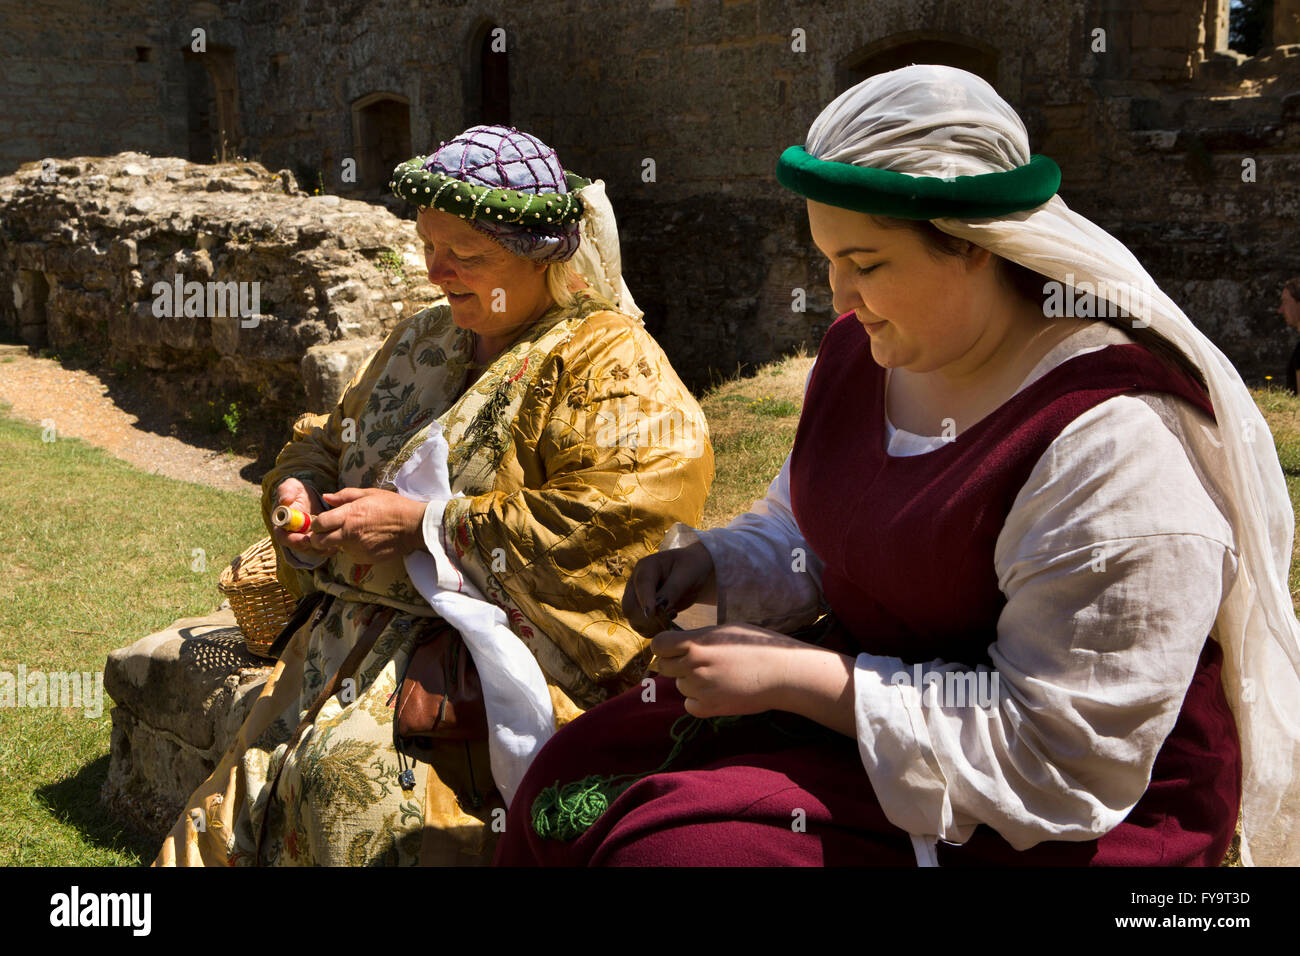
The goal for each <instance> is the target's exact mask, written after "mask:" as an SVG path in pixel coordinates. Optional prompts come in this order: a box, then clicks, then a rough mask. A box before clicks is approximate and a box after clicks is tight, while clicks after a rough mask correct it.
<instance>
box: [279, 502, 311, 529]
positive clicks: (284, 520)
mask: <svg viewBox="0 0 1300 956" xmlns="http://www.w3.org/2000/svg"><path fill="white" fill-rule="evenodd" d="M271 524H273V525H275V526H276V527H277V528H283V529H284V530H285V531H288V532H290V533H291V534H306V533H307V532H308V531H309V530H310V529H311V515H309V514H307V513H306V512H303V511H299V510H298V509H297V508H290V507H289V506H288V505H279V506H278V507H277V508H276V509H275V510H274V511H272V512H271Z"/></svg>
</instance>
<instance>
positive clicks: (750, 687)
mask: <svg viewBox="0 0 1300 956" xmlns="http://www.w3.org/2000/svg"><path fill="white" fill-rule="evenodd" d="M650 647H651V648H652V649H653V650H654V652H655V654H656V655H658V658H659V673H660V674H662V675H663V676H665V677H675V678H676V679H677V689H678V690H679V691H680V692H681V694H682V696H683V697H685V698H686V712H687V713H689V714H693V715H694V716H696V717H725V716H732V715H735V716H739V715H742V714H758V713H762V712H763V711H765V710H787V711H790V712H791V713H795V714H802V715H803V716H805V717H808V718H810V719H812V720H815V721H817V722H818V723H820V724H823V725H824V726H827V727H830V728H831V729H832V730H838V731H839V732H840V733H843V734H847V735H849V736H854V735H855V734H856V728H855V724H854V715H853V658H851V657H848V656H847V655H844V654H837V653H836V652H834V651H830V650H827V649H826V648H824V647H817V646H816V645H814V644H806V643H804V642H803V641H797V640H795V639H794V638H792V637H790V636H788V635H786V634H780V633H778V632H776V631H769V630H767V629H766V628H761V627H757V626H755V625H753V624H724V625H722V626H720V627H703V628H698V629H696V630H693V631H664V632H663V633H661V634H658V635H656V636H655V638H654V640H653V641H651V642H650Z"/></svg>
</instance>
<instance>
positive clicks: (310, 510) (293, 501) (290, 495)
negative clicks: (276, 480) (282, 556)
mask: <svg viewBox="0 0 1300 956" xmlns="http://www.w3.org/2000/svg"><path fill="white" fill-rule="evenodd" d="M275 495H276V502H275V503H276V504H277V505H288V506H289V507H290V508H297V509H298V510H299V511H301V512H302V513H303V514H305V515H311V519H312V524H313V525H314V524H315V522H316V516H317V515H318V514H320V512H321V511H323V510H324V509H323V508H322V506H321V500H320V496H319V495H318V494H316V491H315V489H313V488H308V487H307V486H306V485H304V484H303V483H302V482H301V481H299V480H298V479H297V478H286V479H284V481H282V482H280V484H279V485H278V486H276V489H275ZM271 539H272V540H273V541H274V542H275V543H276V544H278V545H279V546H280V547H282V548H293V549H294V550H295V551H308V552H311V551H316V550H317V549H316V547H315V546H314V545H313V544H312V540H311V535H309V534H299V533H297V532H291V531H288V530H286V529H284V528H272V529H271Z"/></svg>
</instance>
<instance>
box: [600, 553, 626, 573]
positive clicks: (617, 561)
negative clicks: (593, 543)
mask: <svg viewBox="0 0 1300 956" xmlns="http://www.w3.org/2000/svg"><path fill="white" fill-rule="evenodd" d="M605 566H606V567H607V568H609V573H610V574H612V575H614V576H615V577H622V576H623V572H624V571H626V570H627V558H625V557H623V555H621V554H611V555H610V556H609V557H608V558H606V559H605Z"/></svg>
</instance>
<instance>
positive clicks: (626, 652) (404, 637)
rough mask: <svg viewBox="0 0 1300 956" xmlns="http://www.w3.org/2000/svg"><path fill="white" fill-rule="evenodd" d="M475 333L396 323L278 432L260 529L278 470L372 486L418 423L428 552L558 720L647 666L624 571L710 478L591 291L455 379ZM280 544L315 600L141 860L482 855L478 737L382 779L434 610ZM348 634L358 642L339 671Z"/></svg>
mask: <svg viewBox="0 0 1300 956" xmlns="http://www.w3.org/2000/svg"><path fill="white" fill-rule="evenodd" d="M472 348H473V337H472V335H471V333H469V332H468V331H466V330H463V329H460V328H457V327H456V326H455V324H454V323H453V322H452V319H451V313H450V310H449V309H448V308H447V307H446V306H441V305H440V306H435V307H431V308H429V309H425V310H423V311H421V312H419V313H417V314H415V315H413V316H411V317H410V318H408V319H406V320H404V321H403V322H402V323H400V324H399V325H398V326H397V327H396V328H395V329H394V330H393V332H392V333H391V334H390V335H389V336H388V338H387V339H386V340H385V342H384V344H383V346H382V347H381V348H380V349H379V350H378V351H377V352H376V353H375V354H374V355H373V356H371V358H370V359H369V360H368V361H367V362H366V364H365V365H364V366H363V367H362V368H361V370H360V371H359V372H358V373H357V375H356V376H355V377H354V378H353V380H352V382H351V383H350V384H349V385H348V387H347V389H346V390H345V391H344V394H343V396H342V398H341V399H340V400H339V402H338V405H337V406H336V407H335V409H334V410H333V411H332V412H331V413H329V414H328V415H304V416H302V417H301V418H299V419H298V421H297V422H296V423H295V424H294V428H293V436H292V439H291V440H290V442H289V443H288V444H287V445H286V446H285V447H284V449H283V450H282V451H281V453H280V455H279V457H278V459H277V461H276V465H275V467H274V468H272V469H271V470H270V471H269V472H268V473H267V475H266V476H265V477H264V479H263V482H262V487H263V495H262V511H263V519H264V520H265V521H266V522H267V527H268V528H269V527H270V517H269V516H270V511H271V509H272V508H273V507H274V501H275V489H276V486H277V485H278V484H279V483H280V482H281V481H283V480H284V479H286V478H288V477H297V478H299V479H300V480H301V481H303V482H304V483H305V484H307V485H309V486H310V487H313V488H315V489H316V490H317V491H321V492H325V491H333V490H337V489H339V488H343V487H386V488H389V489H391V488H392V482H391V478H392V475H393V474H395V473H396V471H397V469H398V468H399V467H400V465H401V463H402V462H404V461H405V460H406V459H407V458H409V457H410V455H411V453H412V452H413V451H414V450H415V449H416V448H418V447H419V445H420V444H421V443H422V442H423V440H424V437H425V435H426V434H427V431H428V426H429V424H430V423H431V422H432V421H434V420H435V419H436V420H437V421H439V422H440V423H441V424H442V426H443V428H444V430H445V434H446V437H447V440H448V444H449V447H450V455H449V458H448V463H449V469H450V476H451V487H452V489H453V491H456V492H459V493H461V494H462V495H463V497H457V498H453V499H452V500H451V502H449V503H448V505H447V507H446V510H445V512H444V514H443V522H442V530H443V537H444V541H445V543H446V544H447V545H448V553H449V554H452V555H453V556H454V560H455V561H456V562H457V564H458V565H459V567H460V569H461V571H462V573H464V574H465V575H466V576H467V577H468V578H470V579H471V580H472V581H473V582H474V584H475V585H476V586H477V587H478V588H479V589H480V590H481V591H482V592H483V593H484V594H485V595H487V597H488V598H489V599H490V600H492V601H493V602H495V603H497V604H498V605H500V606H501V607H502V608H503V609H505V611H506V613H507V616H508V618H509V620H510V623H511V628H512V630H514V632H515V633H516V635H518V637H519V638H520V639H521V640H522V641H524V643H525V645H526V646H527V647H528V648H529V649H530V650H531V651H532V653H533V654H534V655H535V656H536V657H537V659H538V662H539V664H540V665H541V668H542V671H543V673H544V674H545V675H546V678H547V681H548V684H549V685H550V690H551V697H552V700H553V702H554V704H555V710H556V723H557V726H558V725H562V724H564V723H566V722H567V721H569V720H571V719H573V717H575V716H577V715H578V714H579V713H581V712H582V710H583V709H585V708H588V707H591V706H594V705H595V704H597V703H599V702H600V701H602V700H604V699H606V698H608V697H610V696H612V695H614V694H617V693H620V692H622V691H623V690H625V689H627V688H629V687H632V686H635V685H637V684H639V682H640V681H641V679H642V678H643V677H644V676H645V666H646V664H647V663H648V659H649V649H648V646H647V642H646V640H645V639H644V638H642V637H641V636H640V635H639V634H637V633H636V632H635V631H634V630H633V629H632V628H631V626H630V625H629V624H628V623H627V621H626V619H625V618H624V616H623V613H622V609H621V607H620V602H621V600H622V593H623V587H624V585H625V583H626V580H627V577H628V575H630V573H631V569H632V567H633V566H634V565H635V563H636V561H637V560H638V559H639V558H641V557H642V556H644V555H646V554H650V553H653V552H654V551H655V550H656V548H657V547H658V544H659V542H660V540H661V539H662V538H663V535H664V534H665V532H666V531H667V530H668V528H670V527H671V526H672V525H673V524H674V523H676V522H679V521H680V522H685V523H688V524H689V523H696V522H698V521H699V519H700V516H701V513H702V511H703V506H704V500H705V497H706V495H707V493H708V489H709V485H710V483H711V482H712V478H713V454H712V449H711V447H710V445H709V440H708V433H707V427H706V425H705V421H704V417H703V414H702V413H701V411H700V409H699V405H698V404H697V403H696V401H695V399H694V398H693V397H692V396H691V394H690V393H689V391H687V389H686V388H685V386H683V385H682V383H681V382H680V380H679V379H678V378H677V375H676V373H674V371H673V369H672V367H671V365H670V364H669V363H668V360H667V358H666V357H665V356H664V354H663V352H662V350H661V349H660V348H659V346H658V344H657V343H656V342H655V341H654V339H653V338H651V337H650V335H649V334H648V333H647V332H646V331H645V330H644V328H642V326H641V325H640V323H639V322H638V321H636V320H634V319H632V318H629V317H628V316H625V315H622V314H619V313H617V312H615V311H613V309H612V307H611V306H610V304H609V303H608V302H607V301H605V300H604V299H601V298H599V297H597V296H594V295H589V294H586V293H578V294H577V296H576V301H575V303H574V304H573V305H572V306H569V307H559V306H556V307H553V308H552V309H551V310H549V311H548V312H547V313H546V314H545V315H544V316H542V318H541V319H539V320H538V322H536V323H535V324H534V325H533V326H532V327H531V328H530V329H529V330H528V331H527V332H526V333H524V335H523V336H522V337H521V338H520V339H519V340H517V341H516V342H515V343H514V344H513V345H512V346H511V347H510V348H508V349H507V350H506V351H505V352H504V353H503V354H502V355H501V356H499V357H498V358H497V359H496V360H495V361H494V362H493V363H492V364H491V365H490V366H489V367H488V369H487V370H486V371H485V372H483V374H482V375H481V376H480V377H479V378H478V379H477V380H476V381H474V382H473V383H472V384H470V386H469V387H468V389H466V388H465V383H466V381H467V379H468V377H469V375H470V374H471V366H470V357H471V356H472ZM277 550H278V549H277ZM278 556H279V558H280V560H279V566H278V572H277V573H278V576H279V578H280V580H281V581H282V583H284V585H285V586H286V587H287V588H289V589H290V590H291V591H293V592H294V593H297V594H305V593H307V592H309V591H311V590H321V591H326V592H329V593H331V594H333V595H335V599H334V600H333V601H332V602H331V605H330V607H329V610H328V612H327V613H326V614H325V615H324V616H323V617H322V618H321V619H320V620H319V622H318V623H316V624H315V626H312V627H303V628H302V629H301V630H300V631H299V632H298V633H297V634H296V635H295V636H294V638H293V640H291V641H290V642H289V644H288V645H287V647H286V649H285V651H284V653H283V655H282V656H281V659H280V661H279V662H278V663H277V665H276V667H275V668H274V670H273V671H272V674H271V677H270V679H269V680H268V682H267V684H266V686H265V688H264V689H263V692H262V694H261V696H260V697H259V699H258V700H257V701H256V703H255V704H254V706H253V708H252V710H251V711H250V713H249V715H248V717H247V719H246V720H245V722H244V725H243V726H242V727H241V728H240V731H239V734H238V735H237V737H236V740H235V743H234V744H233V745H232V747H231V749H230V750H229V751H228V752H227V753H226V755H225V756H224V757H223V759H222V760H221V762H220V763H219V764H218V766H217V768H216V770H215V771H214V772H213V773H212V775H211V776H210V777H209V778H208V780H207V781H205V782H204V783H203V784H202V785H201V786H200V787H199V788H198V789H197V790H196V791H195V792H194V794H193V795H192V796H191V798H190V800H189V802H188V804H187V807H186V809H185V811H184V812H183V813H182V815H181V817H180V819H179V820H178V821H177V823H176V825H175V827H174V828H173V830H172V832H171V834H170V835H169V836H168V837H167V840H166V841H165V842H164V844H163V847H162V849H161V851H160V852H159V854H158V858H157V860H155V865H251V864H255V863H257V862H261V863H263V864H280V865H298V864H336V865H405V864H416V863H422V864H466V863H487V862H489V861H490V860H491V856H492V852H493V849H494V848H495V843H496V838H497V837H498V836H499V833H500V829H501V827H502V826H503V824H504V820H505V812H504V806H503V804H502V802H501V798H500V795H499V794H498V793H497V792H496V791H495V789H494V787H493V784H492V775H491V770H490V768H489V764H488V755H487V745H486V742H481V743H473V744H466V743H464V742H446V743H445V744H442V745H440V749H439V752H438V753H436V754H435V758H436V759H435V760H434V762H433V763H432V764H428V763H417V764H416V765H415V771H416V785H415V787H414V788H413V789H412V790H407V791H403V790H402V789H401V788H400V786H399V785H398V757H397V752H396V750H395V748H394V746H393V710H392V705H393V698H394V696H395V691H396V689H397V686H398V681H399V678H400V675H401V674H402V671H403V667H404V665H405V664H406V661H407V660H408V659H409V657H410V654H411V650H412V648H413V647H414V645H415V643H416V640H417V638H418V637H419V636H420V635H421V634H422V633H423V632H424V631H425V630H426V629H428V628H431V627H433V626H435V625H436V624H437V620H436V618H435V617H434V616H433V610H432V608H430V607H429V605H428V603H427V602H426V601H425V600H424V598H423V597H421V596H420V594H419V593H418V592H417V591H416V589H415V587H414V585H413V584H412V583H411V580H410V578H409V577H408V576H407V574H406V570H405V566H404V563H403V562H402V561H401V560H396V561H389V562H384V563H382V564H364V563H358V562H356V561H353V560H352V559H351V558H349V557H348V556H347V555H344V554H342V553H339V554H337V555H335V556H333V557H331V558H330V559H329V560H326V561H325V562H324V563H323V564H321V565H320V566H318V567H316V568H315V569H313V570H304V569H300V568H297V567H294V566H292V565H290V564H289V562H288V561H287V560H285V558H284V555H283V553H280V554H279V555H278ZM367 629H369V632H370V634H371V635H374V634H375V633H376V632H377V637H375V640H374V644H373V646H372V647H371V648H370V650H369V651H368V652H366V653H365V654H364V655H363V656H362V658H361V660H360V661H359V663H358V664H356V666H355V670H349V673H346V674H345V673H342V671H341V669H342V668H343V667H344V664H345V661H346V660H347V658H348V656H349V654H350V653H351V652H352V651H353V650H354V649H355V648H357V646H358V642H359V641H360V640H361V639H362V635H363V632H366V631H367ZM340 677H342V678H346V679H343V680H342V682H341V684H340V686H339V687H338V689H337V693H334V694H332V696H330V697H329V699H328V700H326V702H325V703H324V704H323V706H322V707H321V709H320V711H319V713H318V714H317V715H316V717H315V719H314V720H313V721H311V722H310V723H306V722H305V721H304V719H303V718H304V717H305V716H307V715H308V711H309V709H310V707H311V705H312V703H313V702H314V701H315V700H316V698H317V697H318V696H319V695H320V694H321V693H322V691H323V690H324V689H325V688H326V687H327V686H328V685H329V683H330V682H331V680H332V679H336V678H340ZM300 724H303V725H304V726H303V727H301V728H300ZM300 730H301V733H299V731H300ZM408 763H409V760H408ZM259 842H260V846H261V852H260V857H259V855H258V846H259Z"/></svg>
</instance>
